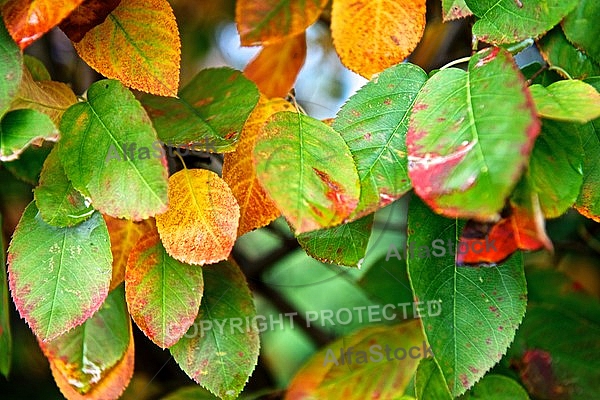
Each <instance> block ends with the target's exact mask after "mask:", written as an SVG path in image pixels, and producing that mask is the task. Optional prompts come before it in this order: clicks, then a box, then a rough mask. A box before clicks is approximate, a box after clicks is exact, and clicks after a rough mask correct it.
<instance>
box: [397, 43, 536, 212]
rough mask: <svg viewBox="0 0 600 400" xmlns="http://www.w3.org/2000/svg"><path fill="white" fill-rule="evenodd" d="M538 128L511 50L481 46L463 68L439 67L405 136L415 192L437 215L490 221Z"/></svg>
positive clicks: (420, 97)
mask: <svg viewBox="0 0 600 400" xmlns="http://www.w3.org/2000/svg"><path fill="white" fill-rule="evenodd" d="M500 104H501V105H502V106H500ZM539 131H540V122H539V120H538V119H537V117H536V115H535V108H534V107H533V104H532V100H531V96H530V94H529V91H528V89H527V86H526V85H525V82H524V81H523V77H522V75H521V74H520V72H519V71H518V69H517V67H516V65H515V64H514V61H513V59H512V57H511V55H510V54H509V53H508V52H507V51H505V50H501V49H499V48H488V49H485V50H483V51H481V52H479V53H477V54H475V55H474V56H473V57H472V58H471V60H470V61H469V67H468V71H467V72H465V71H462V70H459V69H456V68H449V69H445V70H442V71H440V72H438V73H436V74H435V75H434V76H433V77H432V78H431V79H429V80H428V81H427V83H426V84H425V86H424V87H423V89H422V90H421V92H419V94H418V96H417V99H416V101H415V105H414V106H413V113H412V115H411V121H410V127H409V130H408V134H407V149H408V172H409V176H410V178H411V180H412V183H413V186H414V188H415V191H416V193H417V194H418V195H419V196H420V197H421V198H422V199H424V200H425V202H426V203H427V204H428V205H429V206H430V207H431V208H433V209H434V210H435V211H436V212H438V213H443V214H445V215H447V216H450V217H461V218H466V217H468V218H477V219H480V220H495V219H497V218H498V212H499V211H500V210H501V209H502V207H504V202H505V200H506V198H507V197H508V195H509V194H510V192H511V190H512V188H513V187H514V185H515V184H516V182H517V181H518V179H519V177H520V175H521V172H522V170H523V167H524V166H525V165H526V163H527V161H528V156H529V153H530V152H531V149H532V148H533V143H534V141H535V138H536V137H537V135H538V133H539ZM517 150H518V151H517Z"/></svg>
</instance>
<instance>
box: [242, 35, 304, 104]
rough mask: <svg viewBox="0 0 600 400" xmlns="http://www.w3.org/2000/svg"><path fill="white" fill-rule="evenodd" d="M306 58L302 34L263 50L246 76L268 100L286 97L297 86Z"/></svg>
mask: <svg viewBox="0 0 600 400" xmlns="http://www.w3.org/2000/svg"><path fill="white" fill-rule="evenodd" d="M305 58H306V35H305V33H304V32H302V33H301V34H299V35H296V36H292V37H290V38H287V39H285V40H283V41H281V42H277V43H274V44H269V45H266V46H265V47H263V49H262V50H261V51H260V53H259V54H258V56H256V58H254V59H253V60H252V61H250V63H249V64H248V66H246V69H245V70H244V75H246V77H247V78H248V79H250V80H252V81H254V83H256V86H258V89H259V90H260V91H261V93H263V94H265V95H266V96H267V97H285V96H287V94H288V92H289V91H290V89H291V88H292V87H293V86H294V82H296V77H297V76H298V72H299V71H300V69H301V68H302V65H304V59H305Z"/></svg>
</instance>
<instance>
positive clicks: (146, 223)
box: [103, 215, 156, 290]
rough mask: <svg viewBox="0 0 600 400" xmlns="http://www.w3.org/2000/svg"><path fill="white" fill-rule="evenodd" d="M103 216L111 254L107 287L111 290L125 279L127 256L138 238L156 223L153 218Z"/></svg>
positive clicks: (153, 228)
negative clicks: (137, 218)
mask: <svg viewBox="0 0 600 400" xmlns="http://www.w3.org/2000/svg"><path fill="white" fill-rule="evenodd" d="M103 217H104V221H106V227H107V228H108V235H109V236H110V251H111V252H112V256H113V267H112V279H111V281H110V289H109V290H113V289H114V288H116V287H117V286H119V285H120V284H121V282H123V281H124V280H125V270H126V267H127V258H128V257H129V253H131V250H132V249H133V247H134V246H135V244H136V243H137V241H138V239H140V238H141V237H142V236H143V235H144V234H146V233H147V232H152V231H153V230H155V229H156V225H155V223H154V219H153V218H149V219H145V220H143V221H141V222H134V221H132V220H129V219H119V218H113V217H110V216H108V215H103Z"/></svg>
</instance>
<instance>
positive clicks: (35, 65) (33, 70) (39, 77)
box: [21, 54, 52, 84]
mask: <svg viewBox="0 0 600 400" xmlns="http://www.w3.org/2000/svg"><path fill="white" fill-rule="evenodd" d="M23 64H24V65H25V67H26V69H27V70H28V71H29V73H30V74H31V77H32V78H33V80H34V81H50V80H52V78H51V77H50V72H48V70H47V69H46V66H45V65H44V63H43V62H41V61H40V60H39V59H37V58H35V57H33V56H30V55H29V54H23ZM21 84H22V83H21Z"/></svg>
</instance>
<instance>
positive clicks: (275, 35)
mask: <svg viewBox="0 0 600 400" xmlns="http://www.w3.org/2000/svg"><path fill="white" fill-rule="evenodd" d="M327 3H328V0H261V1H255V0H239V1H237V2H236V8H235V20H236V22H237V27H238V31H239V32H240V37H241V40H242V45H243V46H253V45H257V44H270V43H274V42H277V41H280V40H282V39H285V38H287V37H290V36H294V35H298V34H300V33H301V32H303V31H305V30H306V28H308V27H309V26H310V25H312V24H313V23H314V22H316V21H317V18H319V15H321V12H322V11H323V9H324V8H325V6H326V5H327Z"/></svg>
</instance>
